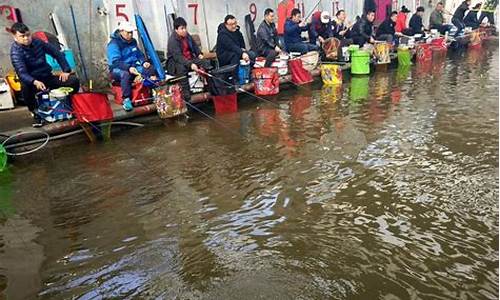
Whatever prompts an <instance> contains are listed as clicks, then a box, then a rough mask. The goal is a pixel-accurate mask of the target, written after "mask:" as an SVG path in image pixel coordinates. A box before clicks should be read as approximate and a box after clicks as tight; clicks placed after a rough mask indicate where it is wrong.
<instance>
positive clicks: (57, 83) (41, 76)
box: [10, 23, 80, 127]
mask: <svg viewBox="0 0 500 300" xmlns="http://www.w3.org/2000/svg"><path fill="white" fill-rule="evenodd" d="M10 33H11V34H12V37H13V39H14V42H13V43H12V45H11V48H10V59H11V62H12V65H13V66H14V70H15V71H16V73H17V75H18V76H19V79H20V81H21V93H22V95H23V98H24V101H25V103H26V105H27V106H28V109H29V111H30V112H32V113H33V124H32V125H33V127H40V126H42V125H43V121H42V119H41V118H40V117H39V116H38V115H37V114H36V109H37V108H38V104H37V101H36V93H37V91H45V90H47V89H55V88H59V87H70V88H72V89H73V91H72V93H77V92H78V90H79V89H80V81H79V80H78V78H77V77H76V76H75V75H73V74H71V68H70V66H69V64H68V62H67V61H66V58H65V57H64V54H63V53H62V52H60V51H59V50H58V49H57V48H55V47H54V46H52V45H50V44H48V43H45V42H43V41H41V40H38V39H33V38H32V37H31V32H30V30H29V28H28V26H26V25H25V24H23V23H14V24H13V25H12V27H11V28H10ZM46 54H48V55H50V56H52V57H54V58H55V59H56V60H57V62H58V63H59V65H60V66H61V69H62V72H61V73H60V74H59V75H53V74H52V67H51V66H50V65H49V64H48V63H47V61H46V60H45V55H46Z"/></svg>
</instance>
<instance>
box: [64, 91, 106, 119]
mask: <svg viewBox="0 0 500 300" xmlns="http://www.w3.org/2000/svg"><path fill="white" fill-rule="evenodd" d="M71 103H72V105H73V110H74V111H75V115H76V118H77V119H78V121H79V122H82V123H86V122H96V121H109V120H111V119H113V110H112V109H111V106H110V105H109V102H108V97H107V96H106V95H105V94H102V93H77V94H74V95H73V96H71Z"/></svg>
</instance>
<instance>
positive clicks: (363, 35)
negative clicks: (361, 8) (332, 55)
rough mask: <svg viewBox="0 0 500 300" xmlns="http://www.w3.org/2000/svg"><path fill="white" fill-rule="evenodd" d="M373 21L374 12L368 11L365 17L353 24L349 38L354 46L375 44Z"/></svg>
mask: <svg viewBox="0 0 500 300" xmlns="http://www.w3.org/2000/svg"><path fill="white" fill-rule="evenodd" d="M374 20H375V11H373V10H369V11H368V12H367V13H366V15H365V16H363V17H362V18H361V19H360V20H359V21H357V22H356V24H354V26H353V27H352V31H351V38H352V40H353V42H354V44H357V45H359V47H363V45H364V44H365V43H371V44H373V43H375V39H374V38H373V34H374V32H373V21H374Z"/></svg>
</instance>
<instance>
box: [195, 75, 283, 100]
mask: <svg viewBox="0 0 500 300" xmlns="http://www.w3.org/2000/svg"><path fill="white" fill-rule="evenodd" d="M196 72H198V73H200V74H201V75H205V76H208V77H210V78H212V79H217V80H219V81H220V82H222V83H224V84H226V85H228V86H230V87H233V88H235V89H236V90H238V91H240V92H242V93H244V94H247V95H250V96H252V97H254V98H256V99H259V100H261V101H264V102H268V103H270V104H272V105H274V106H276V107H277V108H280V106H279V104H277V103H275V102H273V101H270V100H267V99H265V98H262V97H259V96H257V95H255V94H252V93H250V92H248V91H246V90H245V89H242V88H241V87H239V86H237V85H235V84H232V83H230V82H227V81H225V80H224V79H222V78H219V77H217V76H214V75H212V74H210V73H207V72H205V71H202V70H200V69H198V71H196Z"/></svg>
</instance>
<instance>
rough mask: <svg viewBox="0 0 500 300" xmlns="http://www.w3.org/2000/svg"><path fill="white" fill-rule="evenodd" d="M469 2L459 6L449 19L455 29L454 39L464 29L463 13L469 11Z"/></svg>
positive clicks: (468, 0) (467, 0)
mask: <svg viewBox="0 0 500 300" xmlns="http://www.w3.org/2000/svg"><path fill="white" fill-rule="evenodd" d="M469 5H470V0H466V1H464V2H462V4H460V6H459V7H458V8H457V9H456V10H455V13H454V14H453V17H452V18H451V23H453V25H455V27H457V33H455V37H457V36H458V35H460V34H461V33H462V31H463V30H464V29H465V24H464V18H465V12H466V11H467V10H468V9H469Z"/></svg>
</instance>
